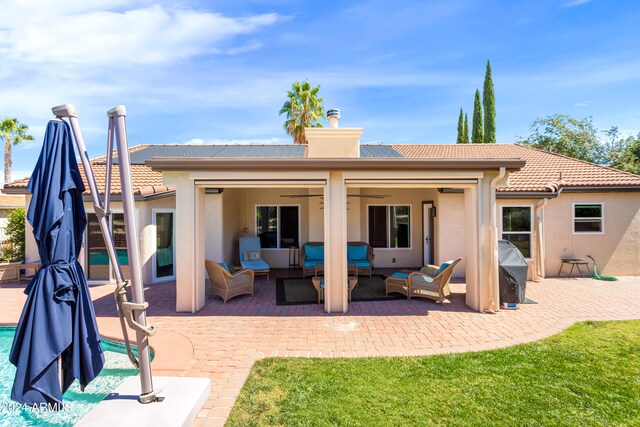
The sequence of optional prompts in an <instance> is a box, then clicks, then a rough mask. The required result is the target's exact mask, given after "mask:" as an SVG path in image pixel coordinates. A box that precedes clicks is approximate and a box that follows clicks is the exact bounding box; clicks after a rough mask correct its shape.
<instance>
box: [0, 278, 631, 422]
mask: <svg viewBox="0 0 640 427" xmlns="http://www.w3.org/2000/svg"><path fill="white" fill-rule="evenodd" d="M382 273H383V274H384V273H385V271H382ZM278 276H280V277H295V276H296V273H294V272H289V271H287V270H282V271H275V274H274V275H272V278H271V280H269V281H267V280H266V279H265V278H264V277H261V278H258V279H257V280H256V284H255V295H254V296H253V297H249V296H243V297H238V298H234V299H232V300H230V301H229V302H227V304H226V305H225V304H222V301H221V300H220V299H213V300H209V301H208V302H207V305H206V306H205V307H204V308H203V309H202V310H201V311H199V312H198V313H196V314H193V315H192V314H184V313H175V302H174V301H175V285H174V284H172V283H168V284H161V285H153V286H151V287H149V288H148V290H147V291H146V298H147V301H149V303H150V305H151V308H150V318H149V321H150V323H152V324H154V325H156V326H157V327H158V328H160V329H161V330H164V331H170V332H171V333H172V334H173V335H172V336H174V337H179V338H180V339H182V340H183V342H186V340H184V338H183V337H186V339H188V341H189V342H190V343H191V344H192V346H193V352H192V354H191V353H189V355H190V360H189V357H188V358H187V362H186V363H184V364H182V365H180V366H176V367H175V368H171V367H167V366H166V363H165V365H164V367H163V373H165V372H170V373H171V375H185V376H194V377H209V378H211V381H212V393H211V396H210V398H209V400H208V401H207V402H206V404H205V407H204V409H203V410H202V411H201V412H200V414H199V415H198V418H197V420H196V423H195V424H196V425H198V426H200V425H202V426H214V425H222V424H224V422H225V420H226V418H227V416H228V415H229V412H230V410H231V407H232V406H233V403H234V402H235V399H236V397H237V395H238V393H239V392H240V388H241V387H242V385H243V383H244V381H245V379H246V377H247V375H248V373H249V370H250V368H251V366H252V364H253V363H254V361H256V360H258V359H261V358H264V357H272V356H275V357H367V356H415V355H430V354H438V353H449V352H463V351H474V350H484V349H492V348H498V347H504V346H509V345H513V344H518V343H524V342H530V341H534V340H537V339H540V338H543V337H546V336H548V335H552V334H554V333H557V332H559V331H561V330H562V329H564V328H566V327H567V326H569V325H570V324H572V323H574V322H576V321H581V320H617V319H637V318H640V298H638V297H639V296H640V277H623V278H620V281H619V282H599V281H595V280H592V279H546V280H544V281H541V282H539V283H532V282H529V283H528V284H527V297H528V298H529V299H531V300H532V301H534V302H535V303H533V304H524V305H521V309H519V310H514V311H500V312H499V313H496V314H482V313H477V312H474V311H472V310H471V309H469V308H468V307H467V306H466V305H465V304H464V284H462V283H454V284H453V285H452V291H453V292H454V295H453V297H452V301H451V303H446V304H444V305H438V304H435V303H433V302H430V301H429V300H411V301H407V300H395V301H379V302H355V303H351V304H350V306H349V307H350V309H349V313H347V314H334V315H327V314H324V313H323V312H322V308H321V306H320V305H300V306H276V305H275V280H274V277H278ZM0 287H1V289H0V324H2V323H4V324H11V323H16V322H17V320H18V317H19V315H20V310H21V308H22V305H23V303H24V295H23V293H22V290H23V288H24V284H23V285H21V286H18V285H11V284H10V285H7V284H2V285H0ZM112 290H113V286H111V285H105V286H96V287H92V288H91V294H92V298H93V300H94V303H95V307H96V312H97V315H98V316H99V325H100V328H101V331H102V332H103V333H104V330H103V328H106V329H109V328H111V330H113V329H114V328H113V325H115V322H114V319H113V317H114V316H115V309H114V306H113V297H112V295H111V292H112ZM103 325H105V326H104V327H103ZM166 341H167V338H166V337H165V338H164V342H163V343H162V347H165V348H166V345H167V342H166ZM170 341H171V338H169V342H170ZM151 345H152V346H154V341H153V338H152V339H151ZM156 345H158V343H157V342H156ZM162 347H161V348H158V349H157V352H159V353H161V352H162V351H163V350H162ZM160 356H161V354H158V357H160ZM165 362H166V361H165ZM154 363H155V362H154ZM154 369H155V368H154Z"/></svg>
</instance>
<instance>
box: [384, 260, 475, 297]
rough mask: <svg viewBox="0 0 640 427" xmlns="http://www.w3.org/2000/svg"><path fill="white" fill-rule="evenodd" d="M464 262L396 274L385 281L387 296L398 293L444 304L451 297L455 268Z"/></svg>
mask: <svg viewBox="0 0 640 427" xmlns="http://www.w3.org/2000/svg"><path fill="white" fill-rule="evenodd" d="M460 261H462V258H458V259H456V260H450V261H445V262H443V263H442V265H441V266H440V267H438V266H437V265H425V266H424V267H422V268H421V269H420V271H413V272H411V271H407V272H398V273H394V274H393V275H392V276H390V277H388V278H387V280H385V285H386V293H387V295H388V294H389V293H391V292H398V293H401V294H404V295H406V296H407V299H411V297H414V298H416V297H418V298H431V299H433V300H435V301H436V302H437V303H442V302H444V300H445V298H449V297H450V296H451V291H450V290H449V280H451V273H453V268H454V267H455V266H456V264H458V263H459V262H460Z"/></svg>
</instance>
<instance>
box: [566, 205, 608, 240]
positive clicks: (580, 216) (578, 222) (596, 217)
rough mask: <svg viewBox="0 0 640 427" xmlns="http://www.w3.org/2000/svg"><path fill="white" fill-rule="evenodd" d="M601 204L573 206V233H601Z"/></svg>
mask: <svg viewBox="0 0 640 427" xmlns="http://www.w3.org/2000/svg"><path fill="white" fill-rule="evenodd" d="M602 219H603V216H602V203H585V204H574V205H573V232H574V233H602V232H603V231H604V228H603V222H602Z"/></svg>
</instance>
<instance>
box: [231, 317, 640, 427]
mask: <svg viewBox="0 0 640 427" xmlns="http://www.w3.org/2000/svg"><path fill="white" fill-rule="evenodd" d="M227 425H229V426H249V425H284V426H295V425H302V426H376V425H379V426H388V425H397V426H405V425H455V426H461V425H462V426H464V425H474V426H475V425H523V426H524V425H527V426H537V425H553V426H586V425H601V426H614V425H625V426H626V425H640V321H624V322H585V323H580V324H577V325H574V326H572V327H571V328H569V329H567V330H566V331H564V332H562V333H560V334H558V335H555V336H553V337H550V338H547V339H544V340H541V341H538V342H535V343H532V344H525V345H519V346H515V347H509V348H505V349H501V350H492V351H484V352H478V353H464V354H453V355H442V356H430V357H403V358H400V357H397V358H367V359H280V358H273V359H265V360H262V361H260V362H257V363H256V364H255V365H254V367H253V369H252V370H251V374H250V376H249V379H248V380H247V382H246V384H245V385H244V387H243V389H242V391H241V393H240V396H239V397H238V400H237V402H236V404H235V406H234V408H233V410H232V412H231V416H230V417H229V420H228V422H227Z"/></svg>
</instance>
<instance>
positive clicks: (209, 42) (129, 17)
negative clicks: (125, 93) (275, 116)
mask: <svg viewBox="0 0 640 427" xmlns="http://www.w3.org/2000/svg"><path fill="white" fill-rule="evenodd" d="M23 3H28V2H20V3H17V2H16V3H13V4H12V5H10V6H9V7H8V8H7V9H6V11H5V10H3V14H2V17H0V53H2V54H3V55H5V56H6V57H8V58H10V59H12V60H15V61H24V62H31V63H40V64H42V63H53V64H64V65H67V66H68V65H89V66H103V65H104V66H107V65H115V66H117V65H124V64H127V65H136V64H163V63H172V62H175V61H178V60H181V59H184V58H191V57H194V56H199V55H207V54H214V53H219V52H220V51H221V47H220V44H221V43H222V42H224V41H225V40H228V39H231V38H233V37H235V36H238V35H242V34H249V33H252V32H254V31H256V30H258V29H260V28H261V27H265V26H268V25H272V24H274V23H275V22H276V21H277V20H278V18H279V15H277V14H275V13H266V14H261V15H254V16H248V17H240V18H232V17H227V16H223V15H221V14H219V13H214V12H206V11H198V10H192V9H184V8H183V9H174V8H169V7H164V6H162V5H158V4H156V5H151V6H145V7H138V8H132V9H127V10H114V9H113V8H111V9H104V8H103V7H104V5H103V4H101V3H102V2H94V7H95V6H96V5H95V3H98V4H97V6H100V7H102V8H94V9H89V7H88V6H87V5H85V7H84V8H83V7H76V8H75V11H74V8H72V9H71V11H69V10H68V9H67V8H66V4H65V6H62V7H57V8H51V9H50V8H46V7H43V8H42V9H38V8H34V7H33V5H32V4H27V5H23ZM78 6H81V5H78ZM255 46H256V44H255V43H254V44H253V48H255Z"/></svg>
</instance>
